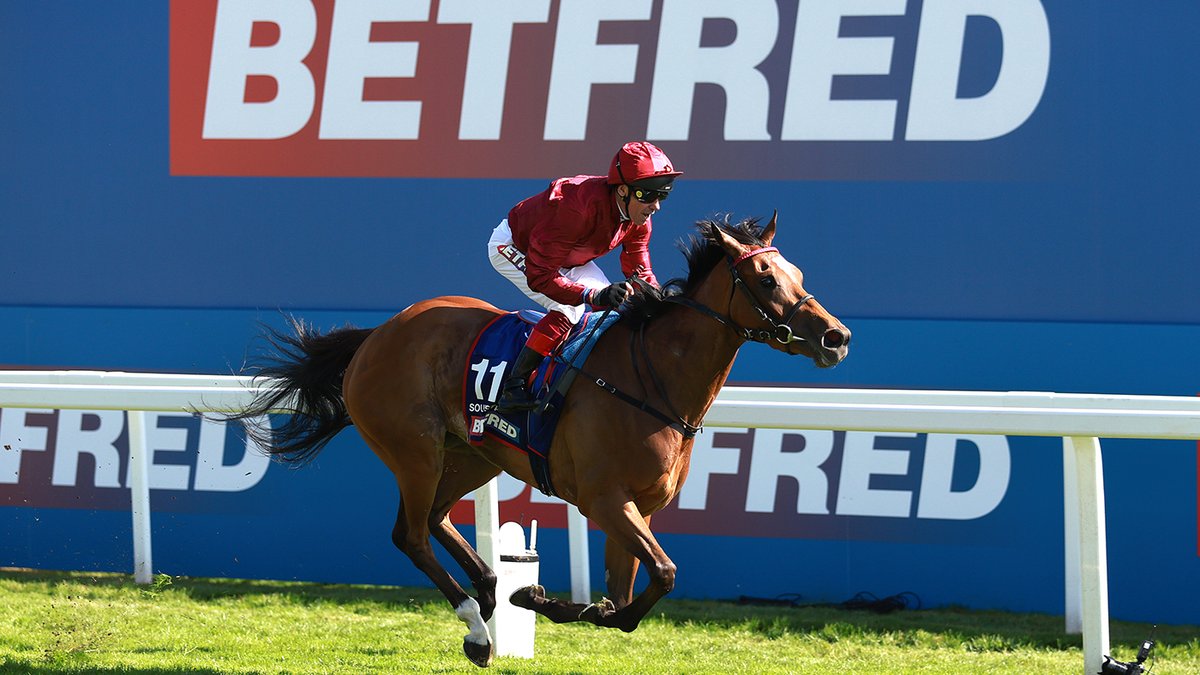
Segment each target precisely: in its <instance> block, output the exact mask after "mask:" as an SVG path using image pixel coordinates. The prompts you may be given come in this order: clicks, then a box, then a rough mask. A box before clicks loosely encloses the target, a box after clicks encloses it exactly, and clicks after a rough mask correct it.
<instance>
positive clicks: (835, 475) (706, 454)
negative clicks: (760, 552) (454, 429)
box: [451, 429, 1012, 541]
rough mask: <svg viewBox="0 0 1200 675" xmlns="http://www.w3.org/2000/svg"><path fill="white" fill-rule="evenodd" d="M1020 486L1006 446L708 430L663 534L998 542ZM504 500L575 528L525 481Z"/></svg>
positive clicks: (506, 489)
mask: <svg viewBox="0 0 1200 675" xmlns="http://www.w3.org/2000/svg"><path fill="white" fill-rule="evenodd" d="M1011 475H1012V455H1011V451H1010V449H1009V445H1008V438H1007V437H1005V436H996V435H981V434H969V435H955V434H914V433H904V432H859V431H849V432H840V431H837V432H835V431H790V430H788V431H785V430H780V429H715V430H714V429H706V430H705V431H704V433H702V434H699V435H697V436H696V440H695V445H694V446H693V449H692V457H691V464H690V468H689V470H688V476H687V480H686V481H685V483H684V485H683V487H682V488H681V489H680V491H679V494H678V495H677V496H676V498H675V499H674V500H673V501H672V502H671V503H670V504H669V505H667V507H666V508H664V509H663V510H662V511H660V512H658V513H656V514H654V523H653V524H654V530H655V531H656V532H669V533H684V534H701V535H715V536H734V537H787V538H797V537H800V538H813V539H841V538H848V539H863V540H876V541H878V540H905V541H918V540H923V539H925V538H930V539H933V540H937V539H938V538H941V539H944V538H945V535H944V532H942V531H939V530H938V529H937V528H939V527H943V528H944V527H953V526H954V524H956V523H965V524H970V526H971V532H970V533H967V532H960V533H959V536H960V537H961V538H964V539H970V538H971V537H973V536H974V537H987V536H992V537H994V536H995V533H994V532H991V531H990V530H988V528H980V527H979V521H980V520H981V519H984V518H986V517H987V516H989V515H990V514H992V513H993V512H994V511H995V510H996V509H997V508H999V507H1000V506H1001V504H1002V503H1003V502H1004V498H1005V496H1006V495H1007V494H1008V489H1009V484H1010V478H1011ZM498 498H499V500H500V508H501V518H502V520H515V521H519V522H522V523H525V524H528V522H529V521H530V520H534V519H536V520H538V522H539V523H540V524H541V525H543V526H547V527H563V526H564V525H565V521H566V514H565V510H564V509H563V508H562V502H561V501H560V500H558V499H556V498H552V497H546V496H544V495H542V494H541V493H539V492H538V491H537V490H534V489H530V488H527V487H526V486H525V485H524V484H523V483H521V482H520V481H517V480H516V479H515V478H511V477H509V476H507V475H501V477H500V483H499V490H498ZM451 518H452V520H453V521H454V522H455V523H458V524H464V523H471V522H474V510H473V509H472V508H471V507H470V505H469V504H466V503H460V504H458V505H456V506H455V508H454V510H453V511H452V512H451ZM898 521H904V522H905V525H904V526H903V527H897V522H898Z"/></svg>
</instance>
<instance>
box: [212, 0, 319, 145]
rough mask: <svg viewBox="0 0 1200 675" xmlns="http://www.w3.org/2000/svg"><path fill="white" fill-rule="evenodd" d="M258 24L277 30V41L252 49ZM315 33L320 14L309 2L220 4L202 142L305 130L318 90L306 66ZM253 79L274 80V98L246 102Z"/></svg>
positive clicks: (275, 0) (278, 135) (280, 135)
mask: <svg viewBox="0 0 1200 675" xmlns="http://www.w3.org/2000/svg"><path fill="white" fill-rule="evenodd" d="M339 4H341V3H339ZM255 23H273V24H275V25H276V26H278V28H279V40H278V42H276V43H275V44H273V45H270V46H263V47H252V46H250V35H251V31H252V30H253V28H254V24H255ZM316 34H317V16H316V11H315V10H314V9H313V6H312V3H310V2H306V1H305V0H256V1H251V0H222V1H221V2H220V3H219V4H218V5H217V16H216V25H215V27H214V29H213V45H212V60H211V61H210V63H209V70H208V95H207V97H206V99H205V107H204V131H203V137H204V138H224V139H232V138H285V137H287V136H291V135H292V134H294V133H296V132H297V131H300V129H302V128H304V125H305V124H307V123H308V119H309V117H310V116H311V115H312V109H313V101H314V100H315V98H314V94H315V85H314V84H313V77H312V73H310V72H309V70H308V68H307V67H306V66H305V65H304V63H303V62H302V61H303V59H304V57H305V56H306V55H307V54H308V52H309V51H310V50H311V49H312V46H313V41H314V39H315V38H316ZM251 75H262V76H267V77H270V78H272V79H274V80H275V85H276V88H277V93H276V95H275V98H274V99H272V100H271V101H267V102H261V103H259V102H256V103H247V102H246V100H245V95H246V81H247V78H248V77H249V76H251Z"/></svg>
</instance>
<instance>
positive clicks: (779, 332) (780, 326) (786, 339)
mask: <svg viewBox="0 0 1200 675" xmlns="http://www.w3.org/2000/svg"><path fill="white" fill-rule="evenodd" d="M778 252H779V249H777V248H775V247H774V246H763V247H761V248H756V249H751V250H749V251H747V252H745V253H743V254H742V255H740V256H738V257H737V258H736V259H735V258H733V257H732V256H730V257H729V258H728V261H729V274H730V276H732V277H733V288H734V289H738V288H740V289H742V291H744V292H745V293H746V297H747V298H749V300H750V306H751V307H753V308H754V311H755V312H757V313H758V316H759V318H761V319H762V320H763V322H764V323H766V324H768V325H770V326H771V328H770V329H767V328H746V327H743V326H739V325H737V323H735V322H734V320H733V319H732V318H731V317H728V316H726V315H724V314H720V313H718V312H716V311H714V310H713V309H711V308H710V307H708V306H706V305H703V304H701V303H699V302H696V301H695V300H692V299H691V298H685V297H682V296H671V297H669V298H664V300H665V301H666V302H673V303H675V304H677V305H683V306H684V307H689V308H691V309H694V310H696V311H698V312H700V313H701V314H705V315H707V316H710V317H712V318H713V319H716V320H717V321H719V322H721V323H723V324H725V325H726V326H728V327H729V328H730V329H731V330H733V332H735V333H737V335H738V337H740V338H742V339H743V340H749V341H751V342H763V343H765V342H770V341H771V340H772V339H774V340H776V341H777V342H780V343H782V344H785V345H786V344H791V343H793V342H807V340H805V339H804V338H802V337H800V336H799V335H796V334H795V333H794V332H792V327H791V326H790V325H788V324H790V323H791V322H792V318H793V317H795V316H796V312H799V311H800V308H801V307H803V306H804V305H806V304H808V303H809V302H811V301H812V300H815V299H816V298H814V297H813V295H812V294H811V293H809V294H807V295H805V296H804V297H802V298H800V299H799V300H797V301H796V303H795V304H794V305H792V307H791V309H789V310H788V312H787V314H786V315H785V316H784V317H783V321H781V322H776V321H775V320H774V319H773V318H771V315H770V314H768V313H767V310H766V309H765V308H764V307H763V306H762V303H760V302H759V301H758V298H756V297H755V296H754V293H753V292H752V291H751V290H750V288H749V286H747V284H746V282H745V281H744V280H743V279H742V275H741V273H740V272H738V265H740V264H741V263H743V262H745V261H746V260H749V259H750V258H753V257H754V256H756V255H758V254H760V253H778ZM736 292H737V291H736V290H731V291H730V292H729V302H730V306H732V304H733V294H734V293H736Z"/></svg>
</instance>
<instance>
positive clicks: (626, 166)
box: [608, 141, 683, 185]
mask: <svg viewBox="0 0 1200 675" xmlns="http://www.w3.org/2000/svg"><path fill="white" fill-rule="evenodd" d="M682 175H683V172H682V171H676V170H675V167H674V166H673V165H672V164H671V160H670V158H668V157H667V155H666V154H665V153H664V152H663V151H662V150H659V149H658V148H657V147H656V146H655V145H653V144H651V143H647V142H645V141H636V142H634V143H626V144H625V145H623V146H622V147H621V149H620V150H618V151H617V154H616V155H615V156H614V157H613V160H612V166H610V167H609V169H608V184H609V185H620V184H622V183H624V184H626V185H632V184H634V183H639V182H642V181H645V180H646V179H657V180H654V182H656V183H663V184H665V183H669V182H671V181H672V180H675V177H676V176H682Z"/></svg>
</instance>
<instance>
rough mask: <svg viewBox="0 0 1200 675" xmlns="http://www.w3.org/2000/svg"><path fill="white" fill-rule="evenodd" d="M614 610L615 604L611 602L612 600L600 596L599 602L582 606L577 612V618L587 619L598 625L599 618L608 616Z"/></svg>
mask: <svg viewBox="0 0 1200 675" xmlns="http://www.w3.org/2000/svg"><path fill="white" fill-rule="evenodd" d="M616 611H617V606H616V605H614V604H613V602H612V600H609V599H608V598H600V601H599V602H593V603H592V604H590V605H588V606H587V607H584V608H583V611H581V612H579V620H580V621H588V622H590V623H594V624H596V625H597V626H598V625H600V621H601V620H603V619H605V618H608V617H609V616H610V615H612V614H613V613H614V612H616Z"/></svg>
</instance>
